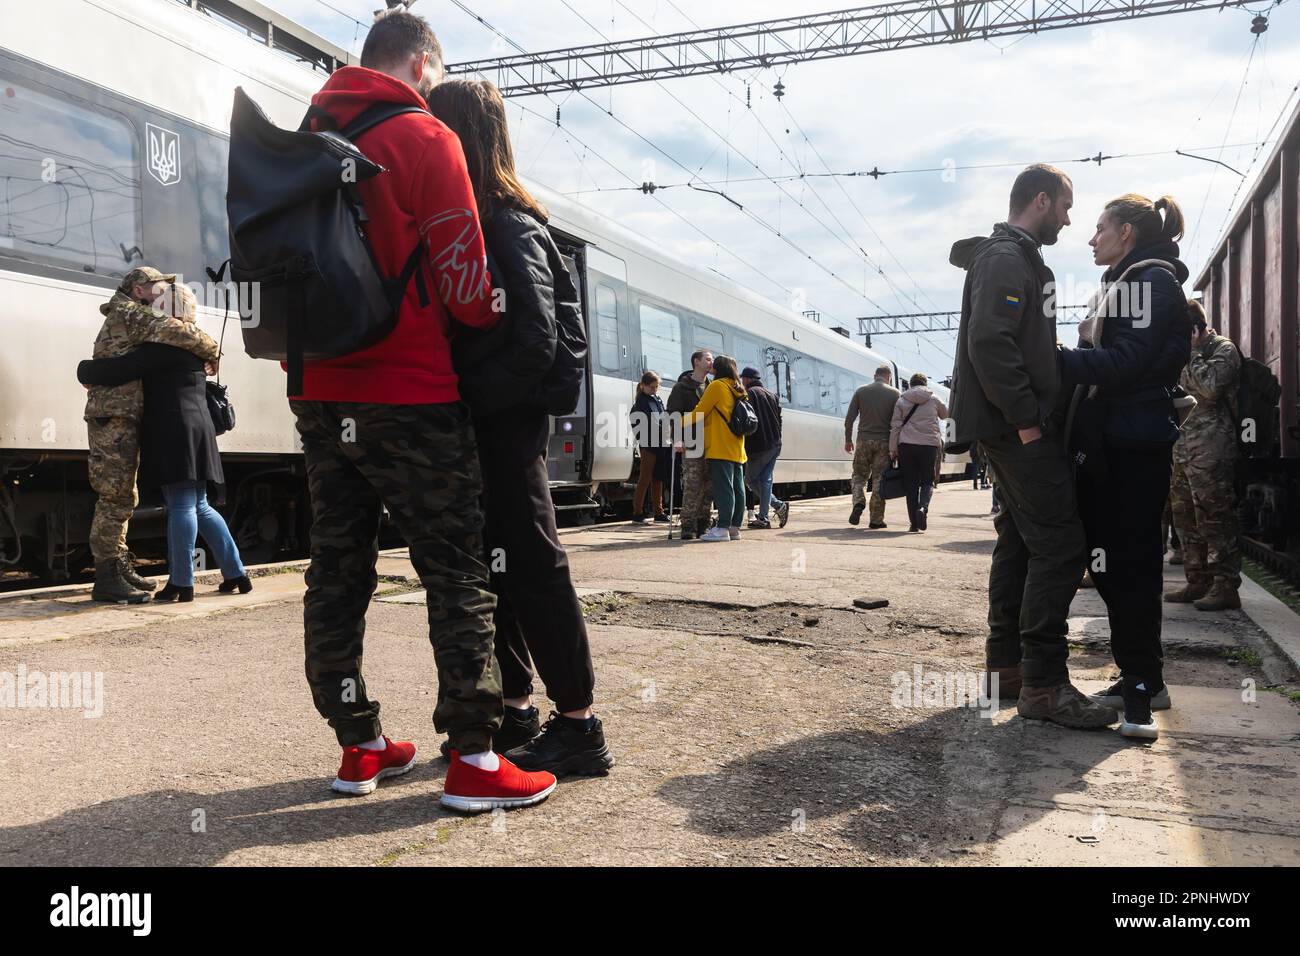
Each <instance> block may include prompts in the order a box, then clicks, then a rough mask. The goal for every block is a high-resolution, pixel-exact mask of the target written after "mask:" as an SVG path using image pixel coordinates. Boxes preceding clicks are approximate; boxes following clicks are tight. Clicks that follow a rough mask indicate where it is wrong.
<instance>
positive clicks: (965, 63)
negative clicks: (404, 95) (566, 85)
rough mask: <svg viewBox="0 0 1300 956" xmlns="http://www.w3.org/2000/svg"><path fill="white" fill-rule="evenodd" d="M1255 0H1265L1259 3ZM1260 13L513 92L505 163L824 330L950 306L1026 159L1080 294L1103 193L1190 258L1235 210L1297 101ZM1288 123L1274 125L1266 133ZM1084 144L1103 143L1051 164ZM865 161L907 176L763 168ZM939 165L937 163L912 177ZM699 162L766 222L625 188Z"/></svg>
mask: <svg viewBox="0 0 1300 956" xmlns="http://www.w3.org/2000/svg"><path fill="white" fill-rule="evenodd" d="M269 4H270V6H272V7H274V8H275V9H277V10H279V11H280V12H282V13H285V14H286V15H289V16H291V17H293V18H294V19H295V20H297V21H299V22H301V23H303V24H305V25H306V26H308V27H309V28H311V29H313V30H315V31H316V32H318V33H320V34H321V35H322V36H325V37H327V38H329V39H331V40H332V41H334V42H335V43H337V44H339V45H340V46H342V47H345V48H347V49H351V50H354V51H358V52H359V51H360V49H361V44H362V42H363V41H364V33H365V27H364V25H361V24H359V23H358V22H356V21H362V22H368V21H369V20H370V18H371V16H372V14H373V11H374V10H375V9H376V8H377V7H379V6H380V3H379V2H378V0H269ZM327 4H328V5H327ZM1268 4H1269V0H1260V2H1259V3H1258V4H1257V5H1255V6H1256V10H1257V11H1261V10H1265V9H1267V8H1268ZM464 5H465V6H466V7H468V8H469V9H470V10H472V11H474V12H475V13H477V14H478V15H479V16H481V17H482V18H483V19H484V20H486V21H487V22H488V23H491V24H492V25H493V26H495V27H496V28H497V29H498V30H499V31H500V32H501V33H503V34H505V35H506V36H508V37H509V38H510V39H511V40H513V41H514V42H515V43H517V44H518V45H519V46H521V47H523V48H524V49H525V50H529V51H540V50H549V49H556V48H560V47H566V46H576V45H581V44H587V43H593V42H599V41H600V40H601V39H602V35H603V36H604V37H607V38H610V39H626V38H633V37H642V36H648V35H653V34H657V33H668V32H678V31H682V30H689V29H692V28H693V27H694V26H700V27H713V26H724V25H727V24H731V23H746V22H751V21H754V20H762V19H767V18H779V17H788V16H792V15H798V14H801V13H818V12H823V11H825V10H832V9H842V8H845V7H848V6H850V4H848V3H845V2H844V0H799V2H792V0H744V2H741V0H712V2H710V3H709V4H708V5H707V6H706V5H705V4H700V3H698V2H691V0H528V2H526V3H524V2H519V0H509V2H506V0H464ZM331 7H332V8H334V9H330V8H331ZM413 11H414V12H416V13H420V14H422V15H423V16H425V17H426V18H427V19H428V20H429V21H430V23H431V24H432V25H433V27H434V29H435V30H436V31H437V33H438V35H439V37H440V39H441V40H442V43H443V47H444V49H445V51H446V54H447V58H448V60H449V61H450V62H453V63H454V62H457V61H464V60H474V59H482V58H486V57H494V56H504V55H508V54H510V53H512V52H513V50H512V49H511V47H509V46H508V45H507V44H506V43H505V42H503V41H502V40H501V39H499V38H497V37H495V36H494V35H493V34H492V33H491V32H489V30H487V29H486V28H485V27H484V26H483V25H482V24H480V23H479V22H477V21H476V20H475V19H473V18H472V17H471V16H470V15H469V14H467V13H466V12H464V11H463V10H462V9H460V8H459V7H458V6H457V5H456V3H454V2H452V0H418V2H417V3H416V4H415V6H414V8H413ZM1268 13H1269V23H1270V26H1269V29H1268V31H1267V32H1266V33H1264V34H1263V35H1262V36H1261V37H1260V38H1259V39H1258V41H1256V38H1255V37H1254V36H1253V35H1252V34H1251V32H1250V25H1251V17H1252V16H1253V13H1252V12H1247V11H1246V10H1244V9H1229V10H1222V11H1207V12H1197V13H1187V14H1179V15H1174V16H1162V17H1154V18H1150V19H1141V20H1133V21H1128V22H1118V23H1110V24H1104V25H1100V26H1097V27H1082V28H1077V29H1070V30H1060V31H1053V32H1048V33H1044V34H1041V35H1038V36H1022V37H1006V38H1000V39H997V40H990V41H978V42H972V43H963V44H955V45H944V46H933V47H925V48H921V49H914V50H903V51H895V52H887V53H876V54H871V55H867V56H856V57H844V58H840V59H836V60H827V61H821V62H816V63H796V64H791V65H789V66H786V67H781V68H776V69H768V70H755V71H751V72H749V73H748V74H745V75H743V76H742V75H738V74H732V75H730V76H726V77H710V76H702V77H690V78H684V79H674V80H665V81H663V82H661V83H659V84H655V83H642V84H634V85H628V86H619V87H614V88H609V89H599V90H597V89H593V90H589V91H587V96H588V97H589V99H587V98H584V96H583V95H582V94H580V93H566V94H557V95H555V96H553V97H550V98H547V97H542V96H533V97H527V98H521V99H516V100H512V101H511V102H510V104H509V106H510V113H511V121H512V124H513V128H514V136H515V144H516V150H517V157H518V160H519V165H520V168H521V170H522V171H523V172H524V173H525V174H527V175H528V176H530V177H532V178H533V179H535V180H536V181H538V182H541V183H544V184H546V185H547V186H549V187H551V188H552V189H554V190H556V191H559V192H563V193H569V194H578V195H577V198H578V199H579V200H580V201H582V202H584V203H586V204H587V205H590V206H592V207H594V208H596V209H598V210H600V211H601V212H603V213H605V214H606V215H609V216H611V217H613V218H615V219H617V220H619V221H620V222H621V223H622V224H624V225H625V226H627V227H629V228H631V229H633V230H635V231H636V232H638V233H640V234H641V235H643V236H645V237H647V238H649V239H650V240H651V241H653V242H656V243H658V244H661V245H662V246H663V247H664V248H665V249H667V250H669V251H671V252H672V253H673V254H675V255H677V256H679V257H681V258H683V259H686V260H688V261H690V262H693V263H695V264H698V265H703V266H707V267H712V268H715V269H717V270H718V271H719V272H721V273H723V274H725V275H727V276H729V277H731V278H733V279H735V280H737V281H739V282H741V283H743V284H745V285H747V286H748V287H750V288H752V289H754V290H755V291H756V292H759V293H761V294H763V295H765V296H768V297H769V298H771V299H773V300H775V301H778V302H781V303H783V304H787V305H791V304H795V305H800V306H801V307H807V308H812V309H817V310H819V311H820V313H821V321H822V322H823V323H824V324H829V325H835V324H842V325H846V326H848V327H850V328H851V329H853V330H854V331H856V330H857V323H856V321H855V319H856V317H858V316H870V315H879V314H887V313H903V312H923V311H939V310H948V309H957V308H959V307H960V304H961V284H962V278H963V273H961V272H960V271H958V270H957V269H955V268H953V267H952V266H950V265H949V264H948V250H949V248H950V246H951V245H952V243H953V241H954V240H956V239H960V238H963V237H966V236H972V235H977V234H986V233H987V232H988V230H989V229H990V227H991V226H992V224H993V223H994V222H997V221H998V220H1000V219H1003V218H1005V214H1006V194H1007V192H1008V190H1009V188H1010V183H1011V180H1012V179H1013V178H1014V175H1015V173H1016V171H1017V168H1018V167H1020V166H1023V165H1024V164H1026V163H1029V162H1033V161H1048V162H1056V163H1058V164H1059V165H1061V166H1062V167H1063V168H1064V169H1065V170H1066V171H1067V172H1068V173H1069V174H1070V175H1071V176H1072V178H1073V179H1074V183H1075V213H1074V225H1073V226H1071V227H1070V228H1068V229H1066V230H1065V231H1064V232H1063V233H1062V234H1061V239H1060V241H1059V243H1058V244H1057V245H1056V246H1055V247H1054V248H1052V249H1049V250H1048V253H1047V258H1048V262H1049V264H1050V265H1051V266H1052V267H1053V268H1054V269H1055V270H1056V273H1057V278H1058V280H1059V281H1060V282H1061V283H1062V284H1064V285H1065V286H1066V289H1067V290H1068V289H1070V288H1071V285H1070V284H1071V283H1072V284H1073V288H1075V289H1077V290H1078V291H1079V295H1080V296H1086V294H1087V291H1088V286H1089V285H1091V284H1093V283H1095V281H1096V279H1097V276H1098V273H1099V270H1098V269H1097V267H1096V266H1094V265H1093V263H1092V255H1091V251H1090V250H1089V248H1088V245H1087V242H1088V239H1089V238H1090V237H1091V235H1092V231H1093V226H1094V225H1095V222H1096V218H1097V214H1098V212H1099V211H1100V209H1101V207H1102V206H1103V205H1104V203H1105V202H1106V200H1108V199H1110V198H1112V197H1113V196H1115V195H1118V194H1120V193H1124V192H1129V191H1133V192H1139V193H1143V194H1145V195H1148V196H1151V197H1153V198H1154V197H1156V196H1159V195H1161V194H1165V193H1168V194H1170V195H1172V196H1174V197H1175V198H1176V199H1177V200H1178V201H1179V202H1180V203H1181V204H1182V207H1183V210H1184V212H1185V214H1186V216H1187V220H1188V229H1189V235H1188V236H1187V237H1186V239H1185V240H1184V242H1183V257H1184V260H1185V261H1186V262H1187V264H1188V266H1189V267H1190V268H1191V269H1192V272H1193V275H1195V274H1196V273H1198V272H1199V271H1200V269H1201V267H1202V266H1203V265H1204V263H1205V258H1206V256H1208V254H1209V253H1210V252H1211V250H1212V249H1213V248H1214V246H1215V245H1216V244H1217V241H1218V238H1219V236H1220V234H1221V232H1222V228H1223V225H1224V222H1225V219H1226V217H1227V215H1228V211H1229V207H1230V203H1232V202H1233V196H1234V192H1236V193H1237V195H1236V200H1235V202H1236V203H1238V204H1239V203H1240V202H1241V200H1242V198H1243V197H1244V196H1245V194H1246V193H1247V191H1248V189H1249V185H1250V182H1251V181H1252V180H1253V179H1254V176H1255V174H1256V172H1257V171H1258V168H1259V166H1260V165H1262V163H1263V161H1264V159H1265V158H1266V157H1267V155H1268V153H1269V150H1270V149H1271V146H1272V143H1271V142H1268V143H1267V144H1266V145H1264V146H1263V147H1262V148H1260V147H1259V144H1260V143H1261V142H1264V141H1265V140H1266V139H1267V138H1268V137H1269V131H1270V128H1272V127H1274V122H1275V120H1277V118H1278V116H1279V114H1280V113H1281V112H1282V111H1283V110H1284V109H1285V110H1286V111H1287V113H1288V115H1289V113H1290V111H1291V110H1292V109H1294V108H1295V105H1296V98H1295V97H1294V96H1293V89H1294V87H1295V85H1296V83H1297V81H1300V2H1296V0H1291V2H1284V3H1282V4H1281V5H1280V6H1275V7H1273V8H1272V9H1271V10H1269V11H1268ZM350 17H351V18H355V20H353V19H349V18H350ZM584 19H585V20H586V21H587V22H584ZM778 79H779V80H780V81H781V82H782V83H783V84H784V87H785V96H784V97H783V98H782V99H779V100H778V99H777V98H776V97H774V96H773V85H774V84H775V83H776V82H777V80H778ZM747 91H748V100H749V106H748V107H747V106H746V99H747ZM557 106H558V107H559V109H560V115H561V124H562V125H561V126H560V127H559V128H557V127H556V125H555V112H556V108H557ZM604 110H608V111H611V112H612V113H613V114H614V115H615V116H616V117H618V119H619V120H621V121H622V123H623V124H625V125H620V123H619V122H617V121H616V120H615V119H612V118H610V117H609V116H607V115H605V113H604V112H603V111H604ZM692 114H694V115H692ZM1283 125H1285V119H1283V120H1282V121H1281V122H1279V123H1278V124H1277V128H1276V129H1275V130H1274V132H1273V136H1274V137H1276V135H1277V130H1280V129H1281V127H1282V126H1283ZM627 127H630V128H631V129H632V130H635V132H636V133H638V134H640V137H643V138H639V137H638V136H637V135H635V134H634V133H633V132H629V130H628V128H627ZM647 141H648V142H647ZM650 144H653V145H650ZM1177 149H1181V150H1183V151H1185V152H1194V153H1197V154H1199V155H1201V156H1206V157H1209V158H1212V159H1219V160H1221V161H1222V162H1223V163H1226V164H1227V165H1228V166H1231V167H1234V168H1235V169H1236V170H1238V171H1240V172H1244V173H1248V174H1249V175H1248V177H1247V179H1246V180H1245V184H1244V185H1241V184H1242V182H1243V180H1242V178H1241V177H1240V176H1238V175H1237V174H1236V173H1234V172H1230V171H1229V170H1228V169H1225V168H1224V167H1223V166H1220V165H1216V164H1214V163H1210V162H1203V161H1197V160H1195V159H1189V158H1185V157H1182V156H1178V155H1176V154H1175V153H1174V150H1177ZM1099 151H1100V152H1101V153H1103V154H1105V155H1110V156H1115V157H1116V158H1114V159H1110V160H1106V161H1104V162H1103V163H1102V164H1100V165H1098V164H1096V163H1086V162H1077V161H1070V162H1067V160H1078V159H1079V158H1081V157H1085V156H1095V155H1096V154H1097V153H1098V152H1099ZM596 154H599V156H600V157H603V159H601V158H597V155H596ZM1134 154H1148V155H1134ZM1125 156H1127V158H1125ZM1252 160H1254V163H1253V165H1252ZM1003 164H1005V165H1003ZM964 167H986V168H978V169H977V168H964ZM876 168H878V169H880V170H884V171H889V170H899V171H903V172H897V173H894V174H891V175H888V176H884V177H881V178H879V179H872V178H866V177H847V176H841V177H833V178H832V177H823V178H817V179H803V180H799V179H789V180H785V181H779V184H778V183H773V182H772V181H770V179H768V178H767V177H774V178H777V179H778V180H779V178H780V177H782V176H798V174H799V173H801V172H804V173H809V174H811V173H825V172H828V171H829V172H835V173H852V172H862V171H867V170H871V169H876ZM934 169H946V170H947V172H946V173H944V172H934V171H931V172H905V171H907V170H934ZM685 170H689V173H688V172H686V171H685ZM692 176H694V177H695V179H694V182H695V183H696V184H697V185H698V184H700V183H708V184H710V187H709V188H714V189H719V190H722V191H724V192H725V193H726V194H727V195H728V196H730V197H731V198H733V199H734V200H736V202H738V203H740V204H741V205H743V206H744V207H745V210H747V211H748V212H750V213H752V214H753V215H754V216H755V217H757V218H759V219H761V220H762V221H763V222H764V223H766V224H768V225H769V226H770V227H772V228H771V230H769V229H766V228H763V227H761V226H760V225H758V224H757V223H755V221H754V220H753V219H751V218H749V217H748V216H747V215H746V213H745V212H742V211H741V210H739V209H737V208H736V207H735V206H734V205H732V204H731V203H728V202H727V201H726V200H725V199H723V198H721V197H719V196H714V195H709V194H707V193H703V192H698V191H695V190H691V189H688V188H684V187H683V186H680V185H678V186H677V187H676V188H670V189H666V190H662V191H659V192H658V193H657V194H656V195H655V196H653V197H652V196H647V195H644V194H642V193H641V192H640V191H637V190H634V189H628V188H627V187H628V186H629V185H630V184H631V183H640V182H642V181H644V180H646V179H652V180H653V181H654V182H656V183H658V184H659V185H674V184H682V183H685V182H686V181H687V180H689V179H691V178H692ZM753 180H757V181H753ZM1239 187H1240V188H1239ZM684 220H686V221H684ZM688 223H689V224H688ZM691 224H693V226H694V228H693V227H692V225H691ZM697 230H698V231H697ZM773 231H776V232H779V233H780V234H781V235H780V236H777V235H774V234H773ZM701 233H703V235H702V234H701ZM706 236H707V238H706ZM782 237H784V238H782ZM786 240H788V242H787V241H786ZM796 247H797V248H796ZM805 253H806V254H807V255H811V256H812V258H813V260H814V261H809V260H808V258H806V257H805ZM864 253H865V254H864ZM737 257H739V258H737ZM742 260H743V261H742ZM1189 291H1190V290H1189ZM1063 298H1066V299H1068V298H1070V293H1069V291H1065V292H1063ZM1080 301H1082V299H1080ZM803 302H806V303H807V305H806V306H802V303H803ZM1067 304H1068V303H1067ZM1061 337H1062V339H1063V340H1064V341H1066V342H1067V343H1068V342H1073V341H1074V334H1073V329H1072V328H1069V327H1063V328H1062V330H1061ZM953 339H954V334H952V333H932V334H927V335H898V336H885V337H877V338H876V339H875V341H874V343H873V344H874V345H875V347H876V348H878V349H880V350H882V351H894V352H896V353H897V355H898V358H899V360H900V361H902V362H904V364H909V365H912V366H914V367H919V368H921V369H923V370H926V371H928V372H930V373H931V374H932V375H939V376H943V375H946V374H948V373H949V372H950V370H951V367H952V349H953Z"/></svg>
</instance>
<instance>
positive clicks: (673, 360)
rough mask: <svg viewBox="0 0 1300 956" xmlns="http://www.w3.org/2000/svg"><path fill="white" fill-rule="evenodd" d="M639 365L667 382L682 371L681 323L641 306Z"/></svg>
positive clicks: (669, 315)
mask: <svg viewBox="0 0 1300 956" xmlns="http://www.w3.org/2000/svg"><path fill="white" fill-rule="evenodd" d="M641 362H642V365H643V366H644V368H642V371H643V372H644V371H646V370H647V369H648V370H650V371H652V372H658V373H659V377H660V378H664V379H668V380H669V381H671V380H673V379H675V378H677V375H678V373H680V372H681V370H682V364H683V358H682V323H681V320H680V319H679V318H677V316H675V315H673V313H671V312H668V311H665V310H664V309H660V308H656V307H655V306H653V305H649V304H647V303H645V302H642V303H641Z"/></svg>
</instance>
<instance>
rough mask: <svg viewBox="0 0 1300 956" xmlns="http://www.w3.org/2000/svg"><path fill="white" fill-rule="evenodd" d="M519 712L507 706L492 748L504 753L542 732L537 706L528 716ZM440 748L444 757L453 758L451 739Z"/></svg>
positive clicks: (530, 710) (493, 739) (530, 709)
mask: <svg viewBox="0 0 1300 956" xmlns="http://www.w3.org/2000/svg"><path fill="white" fill-rule="evenodd" d="M519 713H520V712H519V711H518V710H515V708H513V707H507V708H505V713H504V714H503V715H502V717H501V729H500V730H498V731H497V732H496V736H494V737H493V738H492V749H493V750H495V751H496V752H497V753H499V754H503V753H505V752H506V751H507V750H514V749H515V748H516V747H520V746H522V745H524V744H526V743H528V741H530V740H532V739H533V738H534V737H536V736H537V735H538V734H540V733H541V732H542V722H541V720H540V719H539V718H540V712H539V711H538V709H537V708H536V707H529V708H528V716H527V717H520V716H519ZM438 749H439V750H440V751H441V752H442V755H443V757H445V758H447V759H448V760H450V759H451V741H449V740H444V741H443V742H442V746H441V747H439V748H438Z"/></svg>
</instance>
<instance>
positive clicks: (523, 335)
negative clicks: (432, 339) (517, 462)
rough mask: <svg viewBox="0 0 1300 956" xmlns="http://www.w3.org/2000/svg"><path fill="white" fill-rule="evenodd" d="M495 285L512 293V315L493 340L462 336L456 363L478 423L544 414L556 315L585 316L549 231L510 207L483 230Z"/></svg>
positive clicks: (455, 348) (488, 335)
mask: <svg viewBox="0 0 1300 956" xmlns="http://www.w3.org/2000/svg"><path fill="white" fill-rule="evenodd" d="M483 234H484V239H485V241H486V245H487V251H488V253H489V256H490V262H489V268H490V270H491V273H492V285H493V287H494V288H496V289H502V290H504V293H505V298H504V302H505V315H504V316H503V317H502V319H501V321H500V322H498V323H497V324H496V326H494V327H493V328H492V329H491V330H489V331H487V332H478V331H477V330H464V329H458V330H457V337H456V340H455V342H453V343H452V358H453V360H454V362H455V366H456V373H457V374H458V375H459V376H460V382H459V385H460V394H461V397H462V398H463V399H464V400H465V401H466V402H467V403H468V404H469V407H470V409H471V410H472V411H473V412H474V414H475V416H478V417H483V416H486V415H491V414H493V413H495V412H500V411H503V410H504V409H508V408H512V407H514V406H517V405H526V406H531V407H538V408H545V407H546V406H547V404H548V403H547V397H546V394H545V382H544V380H545V379H546V377H547V373H549V372H550V371H551V366H552V365H553V363H554V362H555V355H556V342H557V331H556V308H557V304H560V303H564V304H568V306H569V307H572V308H580V305H579V298H578V290H577V289H576V288H574V285H573V280H572V277H571V276H570V275H569V270H568V269H567V268H566V267H565V266H564V262H563V260H562V259H561V258H560V252H559V250H558V249H557V248H556V246H555V240H554V239H552V238H551V234H550V232H549V231H548V230H547V228H546V226H545V225H543V224H542V223H540V222H538V221H537V220H536V219H534V218H533V217H532V215H530V214H529V213H526V212H524V211H522V210H520V209H515V208H513V207H503V208H501V209H499V210H497V212H496V213H495V214H494V215H493V216H492V218H491V219H490V220H488V221H487V222H486V223H484V226H483Z"/></svg>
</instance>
